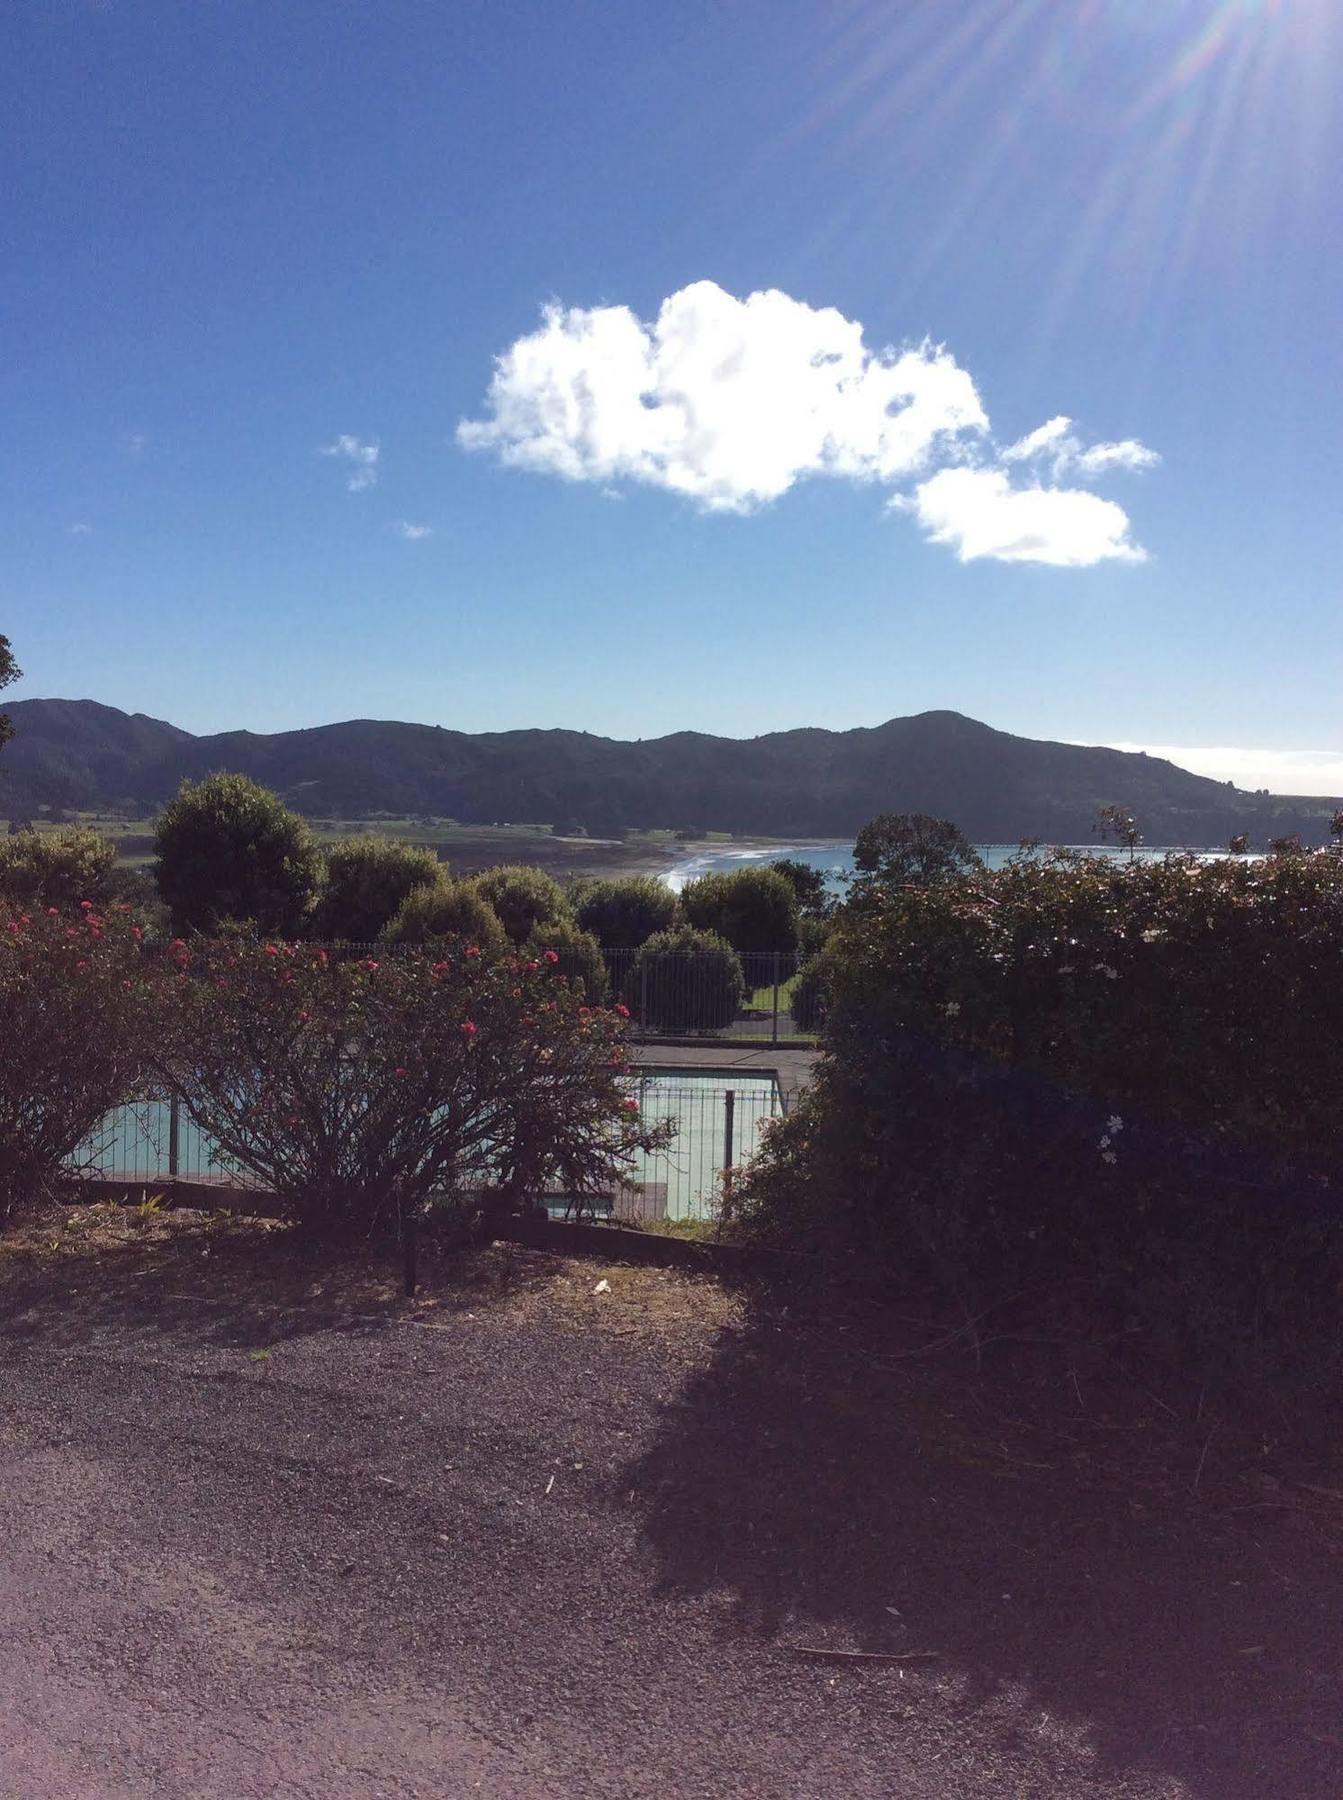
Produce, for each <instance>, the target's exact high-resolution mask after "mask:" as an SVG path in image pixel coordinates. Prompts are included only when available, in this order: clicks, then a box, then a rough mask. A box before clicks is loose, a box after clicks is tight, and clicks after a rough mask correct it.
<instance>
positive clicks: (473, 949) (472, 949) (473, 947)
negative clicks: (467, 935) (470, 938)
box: [466, 944, 480, 956]
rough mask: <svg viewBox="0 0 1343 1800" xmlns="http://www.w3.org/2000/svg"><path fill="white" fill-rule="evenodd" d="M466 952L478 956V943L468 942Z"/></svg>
mask: <svg viewBox="0 0 1343 1800" xmlns="http://www.w3.org/2000/svg"><path fill="white" fill-rule="evenodd" d="M466 954H467V955H468V956H479V955H480V945H479V944H468V945H467V946H466Z"/></svg>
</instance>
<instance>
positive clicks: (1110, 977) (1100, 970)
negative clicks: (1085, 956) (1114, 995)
mask: <svg viewBox="0 0 1343 1800" xmlns="http://www.w3.org/2000/svg"><path fill="white" fill-rule="evenodd" d="M1096 973H1097V974H1098V975H1103V976H1104V977H1105V979H1106V980H1107V981H1118V980H1119V970H1118V969H1112V968H1111V967H1110V965H1109V963H1097V964H1096Z"/></svg>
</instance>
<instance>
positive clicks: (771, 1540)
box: [0, 1208, 1343, 1800]
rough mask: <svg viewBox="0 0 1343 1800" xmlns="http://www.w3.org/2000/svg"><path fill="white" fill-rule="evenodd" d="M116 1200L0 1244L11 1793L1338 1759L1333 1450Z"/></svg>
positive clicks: (340, 1791) (1319, 1784)
mask: <svg viewBox="0 0 1343 1800" xmlns="http://www.w3.org/2000/svg"><path fill="white" fill-rule="evenodd" d="M95 1218H102V1219H103V1220H104V1221H106V1220H107V1219H110V1218H111V1215H110V1214H109V1213H107V1212H106V1209H102V1208H97V1209H89V1210H88V1212H87V1214H85V1215H83V1217H82V1218H81V1220H79V1221H77V1222H76V1223H73V1224H72V1223H70V1222H69V1220H68V1219H67V1218H66V1217H65V1216H64V1215H61V1216H59V1217H58V1216H56V1215H52V1217H51V1218H50V1219H49V1220H47V1221H44V1222H43V1224H42V1225H41V1228H40V1229H37V1230H33V1231H30V1232H28V1233H27V1234H25V1235H23V1236H22V1237H21V1238H19V1239H18V1240H17V1241H16V1240H14V1239H12V1238H11V1239H10V1240H8V1241H7V1244H6V1246H5V1247H4V1248H3V1249H2V1250H0V1370H2V1371H3V1375H2V1378H0V1542H2V1543H3V1545H4V1552H3V1556H2V1557H0V1794H3V1795H4V1796H5V1797H6V1800H58V1797H59V1800H95V1797H96V1800H122V1797H134V1800H140V1797H142V1796H144V1797H151V1796H172V1797H173V1800H180V1797H181V1796H183V1795H190V1796H192V1797H193V1800H214V1797H218V1800H249V1797H251V1796H268V1797H269V1796H283V1797H284V1800H291V1797H293V1800H297V1797H299V1796H303V1797H307V1796H312V1797H314V1800H316V1797H318V1796H320V1797H321V1800H345V1797H347V1796H348V1797H350V1800H355V1797H358V1800H365V1797H368V1796H381V1795H387V1796H425V1797H428V1796H434V1797H437V1796H456V1795H460V1794H468V1793H481V1794H488V1795H499V1796H512V1795H519V1796H539V1797H545V1796H552V1795H553V1796H565V1797H566V1800H567V1797H569V1796H573V1797H582V1800H588V1797H592V1800H604V1797H606V1796H610V1797H612V1800H615V1797H617V1796H618V1797H621V1800H624V1797H626V1796H644V1795H657V1796H660V1797H661V1800H679V1797H681V1796H687V1797H689V1796H704V1797H705V1800H709V1797H713V1800H719V1797H721V1796H752V1797H755V1796H776V1795H777V1796H797V1797H798V1800H803V1797H806V1800H813V1797H814V1800H823V1797H828V1796H832V1795H833V1796H864V1797H865V1796H874V1797H875V1796H902V1797H903V1796H910V1797H912V1800H920V1797H922V1796H930V1797H931V1796H936V1797H937V1800H956V1797H958V1796H966V1797H970V1796H974V1797H976V1800H978V1797H985V1800H987V1797H988V1796H994V1797H995V1800H996V1797H998V1796H1030V1797H1031V1800H1036V1797H1042V1800H1043V1797H1049V1800H1056V1797H1057V1800H1069V1797H1071V1796H1074V1795H1077V1796H1082V1795H1086V1796H1088V1797H1090V1800H1095V1797H1096V1796H1134V1797H1138V1796H1141V1797H1143V1800H1148V1797H1156V1796H1197V1797H1199V1800H1239V1797H1241V1796H1244V1797H1245V1800H1249V1797H1250V1796H1256V1797H1259V1796H1271V1797H1286V1800H1291V1797H1294V1796H1316V1795H1318V1796H1321V1797H1324V1796H1330V1797H1333V1796H1336V1795H1337V1794H1339V1793H1340V1792H1343V1722H1341V1718H1340V1714H1341V1712H1343V1709H1340V1706H1339V1698H1340V1688H1339V1677H1340V1673H1341V1668H1340V1661H1341V1659H1340V1644H1341V1643H1343V1559H1341V1557H1340V1553H1339V1545H1340V1542H1343V1530H1340V1529H1336V1528H1337V1527H1343V1504H1340V1497H1339V1496H1337V1495H1335V1496H1334V1497H1333V1498H1330V1496H1329V1495H1328V1494H1325V1493H1321V1492H1320V1490H1321V1489H1322V1488H1324V1487H1327V1486H1328V1482H1326V1481H1324V1480H1319V1481H1314V1482H1312V1483H1311V1484H1310V1485H1305V1484H1304V1483H1300V1482H1297V1483H1295V1484H1293V1482H1292V1481H1291V1480H1290V1479H1289V1478H1288V1477H1286V1476H1285V1475H1270V1474H1266V1473H1264V1472H1263V1469H1262V1468H1258V1467H1257V1466H1254V1465H1247V1464H1246V1462H1245V1459H1244V1456H1243V1454H1242V1453H1241V1450H1238V1451H1237V1454H1236V1456H1230V1455H1229V1454H1228V1455H1227V1456H1222V1455H1221V1454H1220V1453H1219V1452H1218V1451H1217V1450H1214V1451H1213V1452H1212V1453H1211V1454H1209V1453H1208V1446H1207V1443H1206V1442H1205V1441H1203V1439H1202V1437H1201V1435H1200V1438H1199V1439H1198V1440H1190V1441H1189V1442H1187V1443H1186V1441H1185V1440H1184V1439H1183V1438H1182V1437H1180V1436H1179V1435H1178V1434H1175V1433H1173V1432H1172V1431H1170V1430H1167V1429H1165V1427H1164V1426H1163V1425H1161V1424H1159V1423H1156V1422H1154V1417H1153V1415H1155V1416H1156V1417H1158V1418H1159V1417H1160V1416H1161V1415H1156V1409H1154V1408H1151V1407H1149V1406H1148V1405H1147V1403H1146V1401H1145V1400H1141V1405H1140V1406H1138V1407H1131V1408H1129V1409H1128V1410H1127V1411H1125V1410H1123V1409H1119V1410H1116V1408H1115V1405H1114V1401H1113V1396H1112V1395H1110V1394H1109V1393H1108V1392H1103V1391H1102V1390H1101V1389H1100V1388H1099V1387H1098V1386H1090V1385H1088V1384H1087V1383H1086V1382H1085V1381H1083V1382H1080V1383H1079V1382H1078V1381H1076V1380H1075V1379H1074V1380H1071V1381H1070V1382H1069V1384H1068V1385H1067V1392H1068V1396H1069V1401H1068V1407H1067V1408H1065V1409H1064V1410H1062V1411H1060V1404H1061V1403H1060V1402H1059V1400H1058V1398H1057V1394H1056V1392H1055V1390H1056V1389H1058V1388H1059V1387H1060V1385H1061V1384H1060V1382H1059V1380H1058V1379H1056V1378H1054V1377H1051V1378H1050V1383H1049V1385H1048V1386H1047V1387H1042V1385H1041V1383H1040V1381H1038V1380H1033V1381H1032V1382H1026V1381H1025V1380H1024V1379H1023V1378H1021V1377H1020V1375H1017V1376H1014V1377H1013V1378H1012V1379H1010V1380H1009V1379H1008V1378H1007V1377H1006V1376H999V1377H995V1378H990V1377H986V1376H980V1377H975V1376H974V1375H973V1374H972V1372H970V1371H968V1370H967V1369H966V1367H965V1365H964V1363H963V1362H961V1363H955V1364H945V1363H939V1362H937V1361H935V1360H934V1359H928V1358H919V1357H901V1356H899V1355H898V1354H897V1353H895V1352H894V1351H891V1350H890V1348H889V1346H887V1348H886V1350H885V1352H884V1355H885V1356H886V1358H887V1360H883V1352H881V1351H880V1350H875V1349H874V1348H873V1346H872V1344H871V1343H869V1342H867V1341H865V1340H862V1339H861V1338H859V1337H858V1335H857V1334H854V1333H843V1332H839V1333H835V1332H831V1333H828V1334H826V1335H825V1336H824V1337H822V1336H821V1335H820V1334H818V1333H816V1332H814V1331H806V1330H803V1329H801V1328H800V1327H797V1326H794V1325H791V1324H789V1323H788V1322H787V1321H786V1320H781V1319H780V1318H778V1317H777V1316H774V1315H767V1314H759V1313H754V1312H753V1311H752V1310H751V1309H750V1308H748V1307H747V1306H746V1305H745V1304H744V1303H743V1302H741V1301H739V1300H737V1299H735V1298H734V1297H732V1296H730V1295H728V1294H726V1293H724V1292H723V1291H722V1290H720V1289H719V1288H718V1287H716V1286H715V1285H714V1284H712V1283H707V1282H696V1281H692V1280H690V1279H688V1278H685V1277H682V1276H679V1275H676V1274H673V1273H671V1272H668V1271H660V1270H650V1269H637V1270H636V1269H626V1268H609V1269H604V1268H602V1267H601V1266H599V1265H594V1264H592V1263H589V1262H567V1261H563V1260H561V1259H558V1258H554V1257H546V1256H541V1255H538V1254H536V1253H528V1252H523V1251H505V1250H503V1249H500V1248H496V1249H495V1250H494V1251H492V1252H489V1253H486V1254H485V1255H484V1256H483V1257H482V1258H478V1259H476V1260H475V1261H474V1262H473V1264H472V1265H471V1266H470V1268H469V1269H468V1270H467V1271H466V1272H464V1273H463V1274H462V1275H460V1276H459V1277H457V1278H454V1279H453V1280H451V1281H448V1280H446V1279H445V1280H442V1281H439V1282H437V1283H435V1282H433V1281H432V1280H431V1282H430V1283H429V1288H430V1291H429V1293H428V1294H427V1296H426V1297H425V1299H424V1300H423V1301H422V1302H421V1303H419V1304H418V1305H416V1306H413V1307H411V1306H407V1305H406V1304H405V1303H402V1302H399V1301H397V1300H396V1299H395V1297H394V1294H393V1292H392V1289H391V1287H390V1285H389V1283H388V1281H387V1279H386V1275H385V1273H383V1272H380V1271H378V1270H376V1269H373V1268H371V1267H360V1268H359V1269H356V1270H355V1271H354V1272H353V1273H351V1272H350V1271H349V1270H346V1271H343V1272H341V1273H340V1274H339V1275H338V1276H333V1275H332V1274H331V1272H330V1271H328V1270H320V1271H319V1270H316V1269H314V1267H313V1266H312V1265H310V1264H304V1263H302V1262H300V1261H296V1260H295V1259H294V1258H293V1257H292V1256H291V1255H290V1254H289V1252H288V1250H287V1248H286V1247H285V1245H284V1243H283V1241H282V1234H278V1233H274V1234H268V1233H266V1232H264V1231H263V1230H262V1228H259V1227H245V1226H240V1225H237V1224H231V1225H228V1226H225V1227H211V1226H209V1225H206V1224H203V1223H200V1222H195V1223H193V1222H192V1221H190V1220H188V1219H185V1218H183V1217H181V1216H179V1217H178V1219H176V1220H174V1221H172V1222H171V1223H170V1224H169V1223H163V1222H155V1221H150V1222H149V1223H147V1224H145V1225H144V1226H143V1228H135V1227H133V1226H132V1225H131V1224H122V1223H117V1224H116V1225H110V1224H106V1223H105V1224H104V1226H103V1227H102V1228H95V1227H93V1226H91V1225H88V1224H87V1223H86V1221H87V1220H92V1219H95ZM100 1230H101V1236H100V1235H99V1232H100ZM249 1232H250V1236H249V1235H248V1233H249ZM431 1273H432V1271H431ZM601 1279H606V1280H607V1281H608V1282H609V1284H610V1292H608V1293H601V1294H597V1293H594V1292H593V1291H592V1290H593V1288H594V1287H595V1286H596V1284H597V1283H598V1281H599V1280H601ZM1074 1392H1075V1396H1076V1397H1075V1400H1074V1399H1073V1398H1072V1396H1073V1395H1074ZM1042 1394H1045V1395H1047V1396H1048V1399H1049V1406H1048V1407H1047V1408H1043V1409H1042V1402H1041V1396H1042ZM1140 1399H1141V1397H1140ZM1167 1424H1168V1421H1167ZM1200 1443H1201V1444H1202V1448H1203V1452H1204V1454H1203V1457H1202V1461H1201V1462H1200V1461H1199V1460H1198V1457H1199V1446H1200ZM1242 1449H1243V1447H1242ZM1314 1472H1315V1473H1316V1474H1319V1473H1320V1471H1319V1470H1315V1471H1314ZM1333 1485H1334V1486H1335V1487H1336V1488H1340V1487H1343V1482H1339V1481H1338V1480H1336V1479H1335V1480H1334V1483H1333ZM800 1647H801V1648H805V1649H808V1650H817V1649H819V1650H823V1651H829V1652H838V1651H850V1652H851V1651H859V1650H861V1651H866V1652H868V1653H870V1654H871V1653H876V1654H880V1655H885V1656H893V1655H895V1653H900V1655H901V1656H902V1657H904V1658H905V1659H906V1660H903V1661H901V1660H893V1661H871V1662H864V1661H858V1660H854V1659H851V1658H838V1657H831V1658H822V1657H814V1656H810V1655H809V1656H805V1657H804V1656H799V1655H798V1654H796V1651H797V1650H798V1649H799V1648H800ZM914 1652H937V1653H938V1654H937V1655H936V1656H935V1657H929V1658H928V1659H926V1660H925V1659H923V1658H921V1657H918V1656H916V1655H914V1654H913V1653H914Z"/></svg>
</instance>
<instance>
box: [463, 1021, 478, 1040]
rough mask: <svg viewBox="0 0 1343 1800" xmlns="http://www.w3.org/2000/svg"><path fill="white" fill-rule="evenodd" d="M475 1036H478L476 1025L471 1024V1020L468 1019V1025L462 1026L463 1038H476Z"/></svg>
mask: <svg viewBox="0 0 1343 1800" xmlns="http://www.w3.org/2000/svg"><path fill="white" fill-rule="evenodd" d="M475 1035H476V1028H475V1025H474V1024H473V1023H472V1022H471V1020H470V1019H468V1020H467V1021H466V1023H465V1024H464V1025H463V1026H462V1036H463V1037H469V1038H471V1037H474V1036H475Z"/></svg>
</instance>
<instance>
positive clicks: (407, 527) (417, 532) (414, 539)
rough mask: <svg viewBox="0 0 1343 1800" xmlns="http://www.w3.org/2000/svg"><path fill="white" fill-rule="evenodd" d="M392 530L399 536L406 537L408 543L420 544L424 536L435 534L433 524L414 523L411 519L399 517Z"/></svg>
mask: <svg viewBox="0 0 1343 1800" xmlns="http://www.w3.org/2000/svg"><path fill="white" fill-rule="evenodd" d="M392 530H393V531H394V532H395V533H396V535H397V536H398V537H400V538H405V540H406V542H407V543H408V544H418V543H419V542H420V541H421V540H422V539H423V538H427V537H432V536H433V535H434V528H433V526H432V525H412V524H411V522H410V520H409V519H398V520H397V521H396V523H395V524H394V525H393V526H392Z"/></svg>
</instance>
